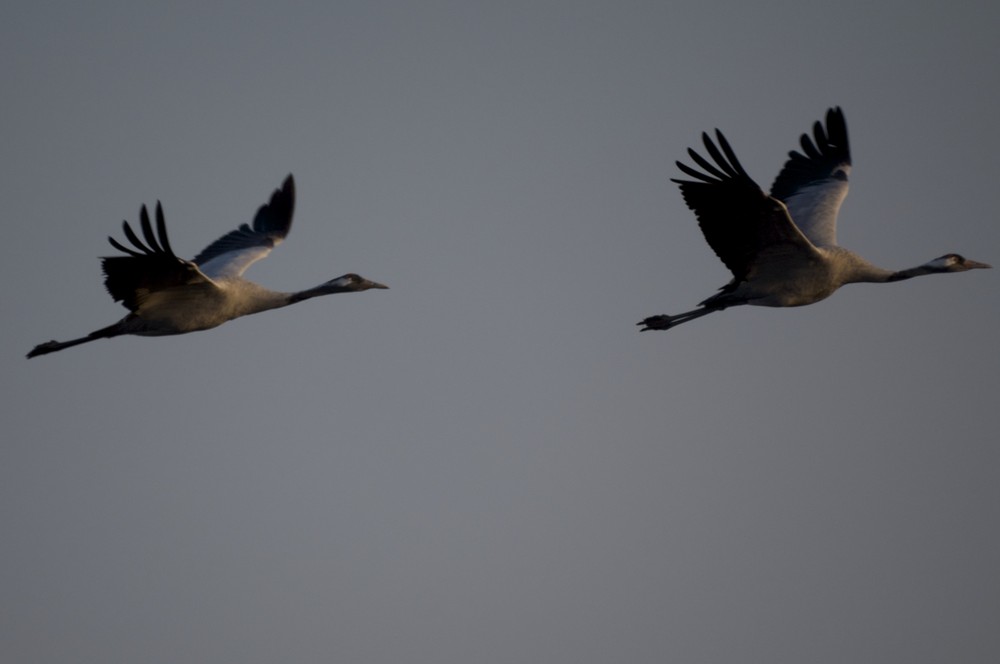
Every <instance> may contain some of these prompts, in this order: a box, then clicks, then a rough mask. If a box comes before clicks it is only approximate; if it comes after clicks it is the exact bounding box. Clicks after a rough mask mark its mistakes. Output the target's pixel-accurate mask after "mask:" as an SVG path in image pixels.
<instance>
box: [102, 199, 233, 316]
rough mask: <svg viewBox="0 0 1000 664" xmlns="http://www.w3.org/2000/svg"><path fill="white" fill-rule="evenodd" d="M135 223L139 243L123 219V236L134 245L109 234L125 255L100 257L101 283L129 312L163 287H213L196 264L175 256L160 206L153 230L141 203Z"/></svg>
mask: <svg viewBox="0 0 1000 664" xmlns="http://www.w3.org/2000/svg"><path fill="white" fill-rule="evenodd" d="M139 222H140V226H141V228H142V235H143V237H144V238H145V240H146V242H145V243H143V241H142V240H140V239H139V236H138V235H136V234H135V232H134V231H133V230H132V227H131V226H129V224H128V222H127V221H123V222H122V228H123V230H124V231H125V237H126V238H128V241H129V242H131V243H132V245H133V247H134V248H129V247H126V246H125V245H124V244H122V243H120V242H118V241H117V240H115V239H114V238H112V237H109V238H108V242H110V243H111V246H112V247H114V248H115V249H118V250H119V251H122V252H124V253H126V254H128V255H127V256H107V257H105V258H102V259H101V267H102V268H103V270H104V286H105V287H106V288H107V289H108V292H109V293H110V294H111V297H113V298H114V299H115V300H118V301H121V303H122V304H124V305H125V306H126V307H127V308H128V309H129V310H130V311H135V310H136V309H138V308H139V306H140V305H141V304H142V301H143V300H144V299H145V298H146V297H147V296H148V295H149V294H150V293H154V292H156V291H161V290H164V289H167V288H174V287H177V286H189V285H196V284H200V285H204V286H211V287H213V288H214V287H215V284H214V282H212V280H211V279H209V278H208V277H206V276H205V275H204V274H203V273H202V272H201V270H199V269H198V266H197V265H195V264H194V263H192V262H191V261H186V260H184V259H182V258H178V257H177V256H176V255H175V254H174V250H173V249H172V248H171V247H170V241H169V240H168V239H167V225H166V222H165V221H164V219H163V207H162V206H161V205H160V204H159V202H157V204H156V233H155V234H154V233H153V227H152V224H150V223H149V212H147V210H146V206H145V205H143V206H142V209H141V210H139Z"/></svg>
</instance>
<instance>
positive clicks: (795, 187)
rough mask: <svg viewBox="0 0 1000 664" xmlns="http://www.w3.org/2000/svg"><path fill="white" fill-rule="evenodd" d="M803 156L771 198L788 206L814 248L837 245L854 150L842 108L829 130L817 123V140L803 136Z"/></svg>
mask: <svg viewBox="0 0 1000 664" xmlns="http://www.w3.org/2000/svg"><path fill="white" fill-rule="evenodd" d="M800 143H801V144H802V152H804V153H805V154H802V152H798V151H796V150H793V151H791V152H789V153H788V161H786V162H785V165H784V167H783V168H782V169H781V172H780V173H779V174H778V177H777V178H776V179H775V181H774V184H773V185H772V186H771V195H772V196H774V197H775V198H777V199H778V200H780V201H783V202H784V203H785V205H786V206H788V212H789V214H791V215H792V219H793V220H795V224H796V225H797V226H798V227H799V228H800V229H802V232H803V233H805V235H806V237H808V238H809V239H810V240H811V241H812V242H813V244H815V245H817V246H822V247H832V246H835V245H836V244H837V213H838V212H839V211H840V205H841V203H843V202H844V198H846V197H847V189H848V175H850V172H851V150H850V146H849V145H848V142H847V123H846V122H845V120H844V112H843V111H841V110H840V108H839V107H837V108H831V109H829V110H828V111H827V112H826V129H825V130H824V128H823V125H822V124H821V123H819V122H816V124H815V125H813V137H812V138H810V137H809V135H808V134H802V138H801V139H800Z"/></svg>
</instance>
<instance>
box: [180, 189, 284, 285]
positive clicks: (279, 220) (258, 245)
mask: <svg viewBox="0 0 1000 664" xmlns="http://www.w3.org/2000/svg"><path fill="white" fill-rule="evenodd" d="M294 211H295V180H294V179H293V178H292V176H291V175H289V176H288V177H287V178H285V181H284V182H283V183H282V185H281V188H280V189H277V190H275V192H274V193H273V194H271V199H270V201H268V202H267V203H266V204H264V205H262V206H261V207H260V209H258V210H257V214H256V215H255V216H254V219H253V226H252V227H251V226H250V225H248V224H241V225H240V227H239V228H237V229H236V230H233V231H230V232H228V233H226V234H225V235H223V236H222V237H220V238H219V239H218V240H215V241H214V242H212V243H211V244H210V245H208V246H207V247H205V248H204V249H203V250H202V251H201V253H199V254H198V255H197V256H195V257H194V262H195V263H196V264H197V265H198V266H199V268H201V270H202V272H204V273H205V274H206V275H208V276H210V277H212V278H216V279H217V278H232V277H238V276H240V275H241V274H243V272H245V271H246V269H247V268H248V267H250V266H251V265H252V264H253V263H255V262H257V261H259V260H260V259H262V258H264V257H265V256H267V255H268V254H269V253H271V249H273V248H274V247H276V246H277V245H278V244H280V243H281V241H282V240H284V239H285V237H286V236H287V235H288V231H289V229H291V227H292V214H293V213H294Z"/></svg>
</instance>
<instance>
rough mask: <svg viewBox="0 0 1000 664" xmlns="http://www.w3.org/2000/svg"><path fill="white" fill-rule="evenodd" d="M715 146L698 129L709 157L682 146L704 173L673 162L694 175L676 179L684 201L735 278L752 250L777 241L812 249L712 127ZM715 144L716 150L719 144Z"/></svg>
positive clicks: (743, 272) (746, 267) (744, 271)
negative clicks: (714, 135)
mask: <svg viewBox="0 0 1000 664" xmlns="http://www.w3.org/2000/svg"><path fill="white" fill-rule="evenodd" d="M716 140H717V141H718V146H717V145H716V144H715V142H713V141H712V139H711V138H710V137H709V136H708V134H702V142H703V143H704V145H705V150H706V152H708V154H709V156H710V157H711V158H712V159H713V160H714V161H715V163H714V164H713V163H711V162H709V161H708V160H707V159H705V158H704V157H702V156H701V155H699V154H698V153H697V152H695V151H694V150H693V149H692V150H688V154H689V155H690V156H691V158H692V160H694V162H695V163H696V164H697V165H698V166H700V167H701V168H702V169H703V170H704V171H705V173H702V172H699V171H697V170H695V169H694V168H692V167H690V166H687V165H685V164H683V163H681V162H677V167H678V168H680V170H681V171H682V172H684V173H685V174H687V175H689V176H691V177H693V178H695V180H677V179H674V180H672V182H676V183H677V184H678V185H679V186H680V189H681V194H682V195H683V197H684V202H685V203H687V206H688V207H689V208H691V210H692V211H694V213H695V216H696V217H697V218H698V225H699V226H700V228H701V231H702V233H703V234H704V236H705V240H706V241H707V242H708V244H709V246H710V247H712V250H713V251H715V254H716V255H717V256H718V257H719V258H720V259H721V260H722V262H723V263H725V265H726V267H727V268H729V270H730V272H732V273H733V276H734V278H735V279H736V280H737V281H741V280H743V279H745V278H746V277H747V275H748V273H749V272H750V271H751V269H752V267H753V264H754V261H755V259H756V258H757V256H758V255H759V254H760V253H761V252H764V251H771V250H774V249H775V248H777V247H778V246H779V245H781V246H784V247H785V248H786V249H788V250H792V251H797V252H804V253H816V248H815V247H814V246H813V245H812V244H811V243H810V242H809V240H808V239H807V238H806V237H805V236H804V235H803V234H802V232H801V231H800V230H799V229H798V228H797V227H796V226H795V224H794V223H793V222H792V219H791V217H789V215H788V210H787V209H786V207H785V205H784V204H783V203H782V202H781V201H779V200H777V199H776V198H773V197H771V196H768V195H767V194H765V193H764V192H763V190H761V188H760V186H759V185H758V184H757V183H756V182H754V181H753V179H752V178H751V177H750V176H749V175H748V174H747V172H746V171H745V170H744V169H743V166H742V164H740V162H739V159H737V158H736V153H735V152H734V151H733V149H732V147H731V146H730V145H729V142H728V141H727V140H726V138H725V136H723V135H722V133H721V132H720V131H718V130H716ZM720 147H721V150H720Z"/></svg>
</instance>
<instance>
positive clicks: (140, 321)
mask: <svg viewBox="0 0 1000 664" xmlns="http://www.w3.org/2000/svg"><path fill="white" fill-rule="evenodd" d="M294 209H295V181H294V180H293V179H292V176H291V175H289V176H288V177H287V178H285V181H284V183H283V184H282V185H281V189H278V190H276V191H275V192H274V193H273V194H272V195H271V200H270V201H269V202H268V203H266V204H265V205H262V206H261V207H260V209H259V210H257V214H256V216H255V217H254V219H253V226H252V227H251V226H250V225H248V224H242V225H240V227H239V228H237V229H236V230H233V231H230V232H229V233H226V234H225V235H223V236H222V237H220V238H219V239H218V240H216V241H215V242H213V243H211V244H210V245H208V246H207V247H205V249H204V250H202V252H201V253H200V254H198V255H197V256H195V257H194V259H193V260H184V259H183V258H178V257H177V256H176V255H175V254H174V251H173V249H171V248H170V242H169V240H168V239H167V226H166V222H165V221H164V219H163V207H162V206H161V205H160V203H159V202H157V204H156V232H155V233H154V232H153V226H152V224H151V223H150V221H149V213H148V212H147V211H146V206H145V205H143V206H142V209H141V210H140V211H139V223H140V226H141V229H142V236H143V238H145V243H144V242H143V241H142V240H141V239H139V236H138V235H136V233H135V232H134V231H133V230H132V228H131V227H130V226H129V224H128V222H127V221H125V222H122V223H123V229H124V232H125V237H126V238H127V239H128V241H129V242H131V243H132V247H131V248H130V247H127V246H125V245H124V244H122V243H121V242H118V241H117V240H115V239H114V238H110V237H109V238H108V241H109V242H110V243H111V246H113V247H114V248H115V249H117V250H119V251H121V252H124V253H125V254H126V255H125V256H109V257H105V258H102V259H101V265H102V267H103V269H104V285H105V287H106V288H107V289H108V292H109V293H110V294H111V297H112V298H114V299H115V300H116V301H120V302H121V303H122V304H123V305H125V307H126V308H127V309H128V310H129V313H128V314H127V315H126V316H125V317H124V318H122V319H121V320H119V321H118V322H117V323H114V324H112V325H109V326H107V327H102V328H101V329H99V330H95V331H94V332H91V333H90V334H88V335H87V336H85V337H80V338H79V339H72V340H70V341H47V342H45V343H43V344H39V345H37V346H35V347H34V348H33V349H32V351H31V352H30V353H28V357H37V356H38V355H45V354H46V353H54V352H55V351H57V350H63V349H64V348H69V347H71V346H77V345H79V344H83V343H87V342H89V341H95V340H97V339H108V338H111V337H117V336H121V335H123V334H136V335H140V336H149V337H155V336H163V335H169V334H185V333H187V332H196V331H198V330H207V329H210V328H213V327H216V326H218V325H222V324H223V323H225V322H226V321H230V320H233V319H234V318H239V317H240V316H248V315H250V314H256V313H259V312H261V311H267V310H268V309H277V308H278V307H285V306H288V305H289V304H294V303H296V302H301V301H302V300H308V299H309V298H312V297H317V296H319V295H329V294H331V293H346V292H353V291H363V290H368V289H369V288H388V286H385V285H383V284H379V283H376V282H374V281H369V280H367V279H363V278H362V277H360V276H358V275H356V274H345V275H343V276H341V277H337V278H336V279H331V280H330V281H327V282H325V283H322V284H320V285H319V286H316V287H315V288H309V289H307V290H303V291H298V292H294V293H282V292H277V291H272V290H269V289H267V288H264V287H263V286H260V285H258V284H255V283H254V282H252V281H248V280H246V279H244V278H243V276H242V275H243V272H244V271H246V269H247V268H248V267H250V266H251V265H252V264H253V263H255V262H256V261H259V260H260V259H262V258H264V257H265V256H267V255H268V254H270V253H271V249H273V248H274V247H276V246H277V245H278V244H280V243H281V241H282V240H284V239H285V236H287V235H288V231H289V229H290V228H291V226H292V212H293V211H294Z"/></svg>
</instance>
